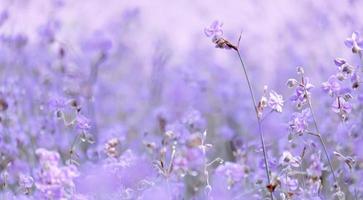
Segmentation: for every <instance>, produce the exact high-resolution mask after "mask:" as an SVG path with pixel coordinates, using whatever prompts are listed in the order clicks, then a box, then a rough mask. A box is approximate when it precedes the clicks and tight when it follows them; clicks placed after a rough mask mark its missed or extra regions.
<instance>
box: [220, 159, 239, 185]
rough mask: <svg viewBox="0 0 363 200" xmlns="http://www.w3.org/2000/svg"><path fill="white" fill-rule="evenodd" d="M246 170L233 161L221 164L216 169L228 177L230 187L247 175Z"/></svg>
mask: <svg viewBox="0 0 363 200" xmlns="http://www.w3.org/2000/svg"><path fill="white" fill-rule="evenodd" d="M244 171H245V170H244V167H243V166H242V165H240V164H238V163H232V162H226V163H225V164H224V165H220V166H218V168H217V169H216V173H220V174H223V175H224V176H225V177H227V182H228V188H230V187H231V186H233V185H234V184H235V183H237V182H239V181H241V180H242V179H243V178H244V177H245V176H246V174H245V173H244Z"/></svg>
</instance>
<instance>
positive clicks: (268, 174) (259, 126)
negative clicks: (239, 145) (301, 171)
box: [237, 50, 273, 199]
mask: <svg viewBox="0 0 363 200" xmlns="http://www.w3.org/2000/svg"><path fill="white" fill-rule="evenodd" d="M237 54H238V58H239V60H240V62H241V65H242V68H243V72H244V74H245V77H246V81H247V85H248V89H249V91H250V95H251V99H252V102H253V107H254V109H255V112H256V119H257V123H258V132H259V134H260V141H261V145H262V152H263V159H264V162H265V170H266V176H267V181H268V184H270V183H271V181H270V170H269V167H268V162H267V153H266V145H265V139H264V137H263V132H262V124H261V118H260V117H259V115H258V110H257V103H256V99H255V95H254V94H253V90H252V86H251V82H250V79H249V78H248V73H247V69H246V67H245V65H244V63H243V60H242V57H241V54H240V52H239V50H237ZM270 194H271V199H273V195H272V192H271V193H270Z"/></svg>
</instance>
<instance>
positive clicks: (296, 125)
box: [289, 109, 310, 134]
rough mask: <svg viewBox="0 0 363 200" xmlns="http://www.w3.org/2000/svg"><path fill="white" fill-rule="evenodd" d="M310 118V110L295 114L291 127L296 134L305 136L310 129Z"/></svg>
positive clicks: (290, 123)
mask: <svg viewBox="0 0 363 200" xmlns="http://www.w3.org/2000/svg"><path fill="white" fill-rule="evenodd" d="M309 117H310V110H309V109H305V110H303V111H302V112H301V113H294V114H293V118H292V120H291V121H290V122H289V126H290V128H291V129H292V131H293V132H294V133H298V134H303V133H304V132H306V131H307V128H308V119H309Z"/></svg>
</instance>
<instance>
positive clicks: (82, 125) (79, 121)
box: [76, 114, 91, 132]
mask: <svg viewBox="0 0 363 200" xmlns="http://www.w3.org/2000/svg"><path fill="white" fill-rule="evenodd" d="M76 127H77V129H78V130H80V131H81V132H87V131H88V130H89V129H90V128H91V125H90V121H89V119H88V118H86V117H85V116H83V115H81V114H79V115H77V118H76Z"/></svg>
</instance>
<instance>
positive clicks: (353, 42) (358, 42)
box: [344, 32, 363, 53]
mask: <svg viewBox="0 0 363 200" xmlns="http://www.w3.org/2000/svg"><path fill="white" fill-rule="evenodd" d="M344 43H345V46H347V47H349V48H352V52H353V53H359V52H361V51H362V49H363V39H362V38H361V37H360V35H359V33H358V32H353V33H352V36H351V37H349V38H347V39H346V40H345V41H344Z"/></svg>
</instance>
